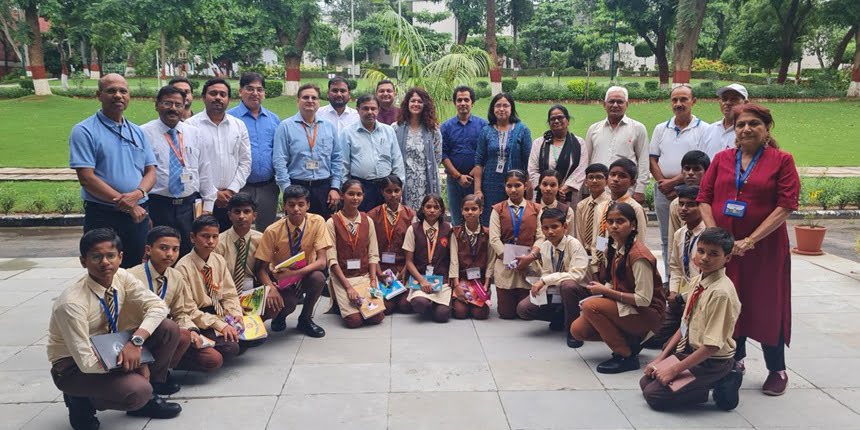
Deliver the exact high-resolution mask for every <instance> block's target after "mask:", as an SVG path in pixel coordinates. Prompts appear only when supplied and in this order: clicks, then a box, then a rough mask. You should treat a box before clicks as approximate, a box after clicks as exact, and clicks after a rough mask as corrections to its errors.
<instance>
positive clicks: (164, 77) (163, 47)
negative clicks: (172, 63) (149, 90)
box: [158, 31, 167, 86]
mask: <svg viewBox="0 0 860 430" xmlns="http://www.w3.org/2000/svg"><path fill="white" fill-rule="evenodd" d="M159 43H160V45H161V47H160V49H161V54H160V55H161V70H159V72H158V79H159V82H158V85H159V86H162V85H164V81H165V80H167V74H166V73H165V69H167V36H165V35H164V31H162V32H161V35H160V37H159Z"/></svg>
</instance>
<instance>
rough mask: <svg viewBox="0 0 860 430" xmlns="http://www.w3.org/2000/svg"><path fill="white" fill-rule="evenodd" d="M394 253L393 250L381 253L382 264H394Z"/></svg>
mask: <svg viewBox="0 0 860 430" xmlns="http://www.w3.org/2000/svg"><path fill="white" fill-rule="evenodd" d="M395 258H396V257H395V255H394V253H393V252H383V253H382V259H381V260H380V261H382V263H384V264H394V263H395Z"/></svg>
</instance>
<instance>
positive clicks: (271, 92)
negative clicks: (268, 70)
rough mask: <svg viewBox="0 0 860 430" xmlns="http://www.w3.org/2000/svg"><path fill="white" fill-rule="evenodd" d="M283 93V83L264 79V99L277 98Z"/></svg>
mask: <svg viewBox="0 0 860 430" xmlns="http://www.w3.org/2000/svg"><path fill="white" fill-rule="evenodd" d="M283 93H284V81H281V80H278V79H266V97H278V96H280V95H281V94H283Z"/></svg>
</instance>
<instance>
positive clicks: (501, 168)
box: [496, 158, 505, 173]
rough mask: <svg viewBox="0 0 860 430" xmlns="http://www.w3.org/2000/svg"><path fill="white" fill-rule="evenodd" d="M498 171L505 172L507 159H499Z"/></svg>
mask: <svg viewBox="0 0 860 430" xmlns="http://www.w3.org/2000/svg"><path fill="white" fill-rule="evenodd" d="M496 173H505V160H503V159H501V158H500V159H499V162H498V163H497V164H496Z"/></svg>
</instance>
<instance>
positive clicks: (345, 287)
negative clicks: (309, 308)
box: [325, 179, 385, 328]
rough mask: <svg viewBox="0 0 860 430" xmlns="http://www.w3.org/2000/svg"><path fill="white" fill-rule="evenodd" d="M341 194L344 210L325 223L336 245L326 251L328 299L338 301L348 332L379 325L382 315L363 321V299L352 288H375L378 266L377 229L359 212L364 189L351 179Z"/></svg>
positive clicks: (358, 182) (344, 185) (383, 316)
mask: <svg viewBox="0 0 860 430" xmlns="http://www.w3.org/2000/svg"><path fill="white" fill-rule="evenodd" d="M340 193H341V195H342V196H343V208H342V209H341V210H339V211H337V213H335V214H334V215H332V217H331V218H329V219H328V221H326V223H325V226H326V230H327V231H328V235H329V238H330V239H331V241H332V243H334V244H335V245H334V246H333V247H331V248H329V250H328V266H329V270H330V271H331V275H332V276H331V284H330V285H329V286H330V288H331V289H332V294H331V296H332V297H334V298H335V300H337V304H338V308H339V309H340V315H341V317H342V318H343V324H344V325H345V326H346V327H347V328H358V327H361V326H362V325H375V324H379V323H381V322H382V319H383V318H385V313H383V312H380V313H378V314H376V315H373V316H372V317H370V318H367V319H364V318H362V316H361V313H360V311H359V308H360V307H361V302H360V300H361V299H362V296H361V295H360V294H359V292H358V291H356V290H355V288H354V286H357V285H360V284H367V285H370V286H371V288H375V287H376V284H377V282H376V279H377V278H376V273H377V272H376V270H377V268H376V265H377V264H378V262H379V251H378V250H377V249H378V245H377V241H376V227H375V226H374V224H373V222H372V221H371V220H370V217H368V216H367V214H365V213H363V212H360V211H359V210H358V207H359V206H361V202H362V201H364V187H363V186H362V185H361V182H360V181H358V180H356V179H350V180H348V181H346V182H344V183H343V186H341V190H340Z"/></svg>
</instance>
